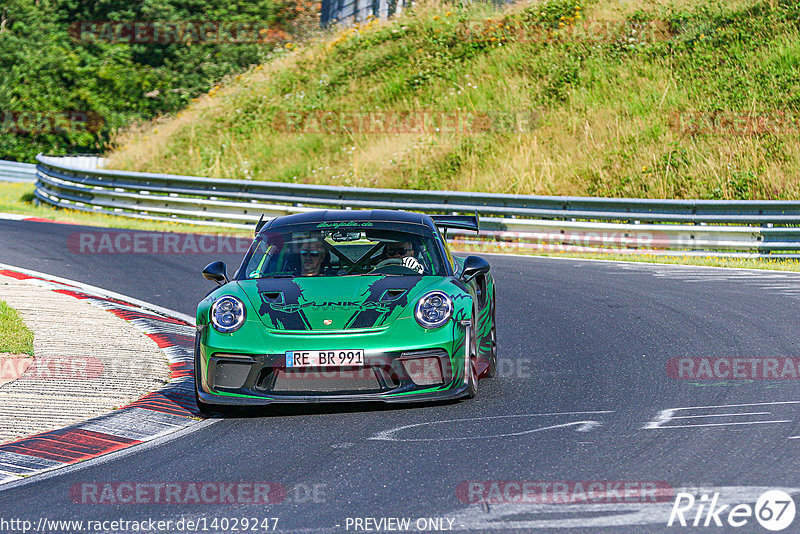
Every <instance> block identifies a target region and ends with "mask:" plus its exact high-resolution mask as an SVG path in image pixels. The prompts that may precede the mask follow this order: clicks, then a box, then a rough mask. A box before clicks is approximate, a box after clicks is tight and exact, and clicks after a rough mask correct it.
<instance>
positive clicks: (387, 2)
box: [320, 0, 411, 27]
mask: <svg viewBox="0 0 800 534" xmlns="http://www.w3.org/2000/svg"><path fill="white" fill-rule="evenodd" d="M410 4H411V0H408V1H406V0H322V5H321V9H320V25H321V26H322V27H326V26H329V25H331V24H338V23H345V24H346V23H354V22H363V21H365V20H367V18H368V17H370V16H373V17H378V18H382V19H385V18H387V17H390V16H392V15H395V14H399V13H401V12H402V11H403V9H404V8H405V7H406V6H407V5H410Z"/></svg>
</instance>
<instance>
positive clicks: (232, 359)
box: [194, 210, 497, 411]
mask: <svg viewBox="0 0 800 534" xmlns="http://www.w3.org/2000/svg"><path fill="white" fill-rule="evenodd" d="M440 228H442V229H443V230H444V231H445V232H446V231H447V228H458V229H461V230H473V231H476V232H477V231H478V230H479V227H478V218H477V215H476V216H447V215H443V216H439V215H433V216H428V215H421V214H417V213H407V212H401V211H385V210H373V211H350V210H341V211H335V210H329V211H316V212H308V213H302V214H297V215H288V216H284V217H277V218H275V219H271V220H270V221H268V222H266V223H265V222H263V221H261V222H259V225H258V226H257V228H256V238H255V240H254V241H253V244H252V245H251V246H250V249H249V250H248V252H247V254H246V256H245V258H244V261H243V262H242V264H241V266H240V267H239V270H238V271H237V272H236V274H235V275H234V276H233V278H232V279H231V280H229V279H228V277H227V274H226V268H225V264H224V263H222V262H214V263H212V264H210V265H208V266H207V267H206V268H205V269H204V270H203V276H204V277H205V278H207V279H209V280H213V281H215V282H217V283H218V284H220V287H218V288H216V289H215V290H214V291H212V292H211V293H210V294H209V295H208V296H207V297H206V298H205V299H204V300H203V301H202V302H200V304H199V306H198V308H197V340H196V343H195V373H194V374H195V384H196V387H195V391H196V395H197V405H198V407H199V408H200V410H201V411H202V410H211V409H213V407H214V406H215V405H216V406H219V405H243V406H248V405H263V404H271V403H279V402H282V403H285V402H295V403H313V402H343V401H356V402H365V401H383V402H419V401H430V400H441V399H454V398H459V397H473V396H474V395H475V393H476V392H477V390H478V379H479V378H480V377H484V376H486V377H491V376H493V375H494V374H495V370H496V366H497V348H496V333H495V284H494V280H493V278H492V275H491V274H490V273H489V263H488V262H487V261H486V260H484V259H483V258H480V257H478V256H468V257H467V258H456V257H455V256H453V255H452V254H451V252H450V249H449V248H448V246H447V243H446V242H445V239H444V238H443V237H442V233H441V231H440Z"/></svg>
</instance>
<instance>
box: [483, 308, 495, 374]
mask: <svg viewBox="0 0 800 534" xmlns="http://www.w3.org/2000/svg"><path fill="white" fill-rule="evenodd" d="M496 304H497V301H496V299H495V297H494V295H492V329H491V330H490V332H489V338H490V339H491V343H492V348H491V352H490V356H489V369H487V370H486V377H487V378H493V377H494V376H496V375H497V319H496V317H497V315H496V313H495V311H496V308H495V306H496Z"/></svg>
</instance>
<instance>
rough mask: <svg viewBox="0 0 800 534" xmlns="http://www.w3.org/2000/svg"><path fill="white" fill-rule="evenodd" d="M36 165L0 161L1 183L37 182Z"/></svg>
mask: <svg viewBox="0 0 800 534" xmlns="http://www.w3.org/2000/svg"><path fill="white" fill-rule="evenodd" d="M35 181H36V165H34V164H33V163H19V162H17V161H5V160H0V182H35Z"/></svg>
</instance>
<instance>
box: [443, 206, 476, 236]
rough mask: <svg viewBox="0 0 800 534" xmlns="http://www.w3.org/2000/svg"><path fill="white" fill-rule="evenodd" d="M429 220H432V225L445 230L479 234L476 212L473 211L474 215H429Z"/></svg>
mask: <svg viewBox="0 0 800 534" xmlns="http://www.w3.org/2000/svg"><path fill="white" fill-rule="evenodd" d="M431 219H433V224H435V225H436V226H438V227H439V228H444V229H445V230H446V229H448V228H458V229H461V230H472V231H474V232H480V228H481V224H480V221H479V220H478V211H477V210H475V215H431Z"/></svg>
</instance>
